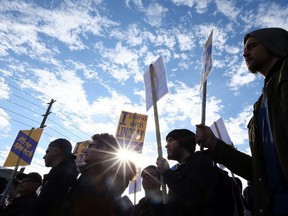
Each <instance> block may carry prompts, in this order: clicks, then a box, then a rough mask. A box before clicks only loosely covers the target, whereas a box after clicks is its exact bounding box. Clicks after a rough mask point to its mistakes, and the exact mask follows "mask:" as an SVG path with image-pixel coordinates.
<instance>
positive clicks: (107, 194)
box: [60, 165, 116, 216]
mask: <svg viewBox="0 0 288 216" xmlns="http://www.w3.org/2000/svg"><path fill="white" fill-rule="evenodd" d="M110 177H111V176H110V175H109V173H108V172H106V173H104V172H103V171H101V166H99V165H96V166H90V167H89V168H87V169H85V170H83V172H82V173H81V176H80V177H79V179H78V180H77V182H76V183H75V185H74V186H73V187H72V188H71V190H70V192H69V194H68V197H67V198H66V199H65V202H64V203H63V206H62V209H61V212H60V215H61V216H83V215H85V216H90V215H91V216H95V215H103V216H104V215H105V216H114V215H115V214H116V210H115V205H114V192H113V188H112V185H113V180H114V179H113V177H111V178H110Z"/></svg>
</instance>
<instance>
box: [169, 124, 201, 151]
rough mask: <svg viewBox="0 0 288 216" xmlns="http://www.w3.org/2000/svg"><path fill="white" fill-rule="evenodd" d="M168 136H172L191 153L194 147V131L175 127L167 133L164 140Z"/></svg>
mask: <svg viewBox="0 0 288 216" xmlns="http://www.w3.org/2000/svg"><path fill="white" fill-rule="evenodd" d="M168 137H172V138H173V139H175V140H177V142H178V143H179V144H180V145H182V146H183V147H184V148H185V149H187V150H188V151H189V152H191V153H193V152H194V151H195V147H196V141H195V133H193V132H192V131H190V130H187V129H175V130H173V131H171V132H170V133H168V134H167V136H166V141H167V140H168Z"/></svg>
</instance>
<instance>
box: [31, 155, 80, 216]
mask: <svg viewBox="0 0 288 216" xmlns="http://www.w3.org/2000/svg"><path fill="white" fill-rule="evenodd" d="M77 176H78V169H77V166H76V163H75V161H74V160H73V159H68V160H64V161H62V162H60V163H59V164H58V165H56V166H55V167H53V168H52V169H51V170H50V172H49V173H48V174H47V175H46V176H45V177H44V180H43V187H42V189H41V193H40V195H39V197H38V198H37V199H36V202H35V205H34V207H33V215H35V216H40V215H41V216H55V215H57V214H58V212H59V210H60V208H61V205H62V202H63V201H64V199H65V197H66V195H67V193H68V190H69V189H70V187H71V186H72V185H73V184H74V183H75V181H76V179H77Z"/></svg>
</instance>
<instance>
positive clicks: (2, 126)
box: [0, 108, 11, 137]
mask: <svg viewBox="0 0 288 216" xmlns="http://www.w3.org/2000/svg"><path fill="white" fill-rule="evenodd" d="M10 129H11V128H10V117H9V115H8V113H6V112H5V111H4V110H3V109H1V108H0V130H1V131H3V133H2V134H1V135H0V137H3V136H5V135H4V134H5V133H7V132H9V131H10Z"/></svg>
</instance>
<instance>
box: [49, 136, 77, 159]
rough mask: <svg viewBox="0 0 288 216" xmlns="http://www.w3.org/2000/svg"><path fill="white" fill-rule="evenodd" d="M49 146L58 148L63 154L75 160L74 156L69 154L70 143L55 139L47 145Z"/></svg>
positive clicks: (70, 149)
mask: <svg viewBox="0 0 288 216" xmlns="http://www.w3.org/2000/svg"><path fill="white" fill-rule="evenodd" d="M49 146H52V147H57V148H60V149H61V150H62V151H63V152H65V153H66V154H67V155H68V156H70V157H71V158H72V159H75V158H76V156H75V155H74V154H72V152H71V151H72V145H71V143H70V142H69V141H68V140H66V139H62V138H59V139H56V140H54V141H52V142H51V143H50V144H49Z"/></svg>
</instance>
